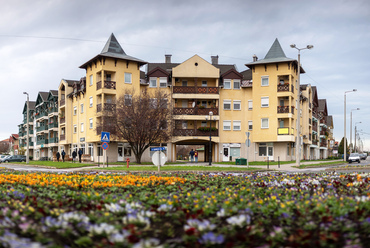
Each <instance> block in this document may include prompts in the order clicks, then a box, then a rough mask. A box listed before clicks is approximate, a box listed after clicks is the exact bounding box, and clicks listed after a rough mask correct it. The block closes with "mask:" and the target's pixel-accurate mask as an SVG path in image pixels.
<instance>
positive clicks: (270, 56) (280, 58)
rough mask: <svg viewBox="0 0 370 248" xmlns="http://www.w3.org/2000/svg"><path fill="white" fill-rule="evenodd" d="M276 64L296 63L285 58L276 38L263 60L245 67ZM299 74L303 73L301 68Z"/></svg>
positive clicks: (294, 60)
mask: <svg viewBox="0 0 370 248" xmlns="http://www.w3.org/2000/svg"><path fill="white" fill-rule="evenodd" d="M277 62H296V63H298V61H297V60H296V59H291V58H288V57H286V56H285V53H284V51H283V49H282V48H281V45H280V43H279V40H278V39H277V38H276V39H275V41H274V43H273V44H272V46H271V48H270V50H269V51H268V52H267V54H266V56H265V58H264V59H261V60H257V61H254V62H250V63H248V64H245V65H246V66H248V67H250V66H253V65H260V64H271V63H277ZM301 73H305V71H304V70H303V68H302V67H301Z"/></svg>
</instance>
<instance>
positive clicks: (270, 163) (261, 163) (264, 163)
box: [213, 161, 295, 166]
mask: <svg viewBox="0 0 370 248" xmlns="http://www.w3.org/2000/svg"><path fill="white" fill-rule="evenodd" d="M294 163H295V161H280V164H294ZM213 164H226V165H227V164H233V165H235V161H234V162H215V163H213ZM277 164H278V162H277V161H274V162H272V161H270V162H269V165H277ZM249 165H252V166H253V165H266V166H267V162H265V161H255V162H249Z"/></svg>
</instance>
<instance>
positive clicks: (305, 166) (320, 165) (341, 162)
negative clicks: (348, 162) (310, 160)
mask: <svg viewBox="0 0 370 248" xmlns="http://www.w3.org/2000/svg"><path fill="white" fill-rule="evenodd" d="M343 163H344V162H343V161H336V162H327V163H319V164H301V165H300V166H299V167H298V166H292V167H294V168H299V169H305V168H309V167H325V166H328V165H340V164H343Z"/></svg>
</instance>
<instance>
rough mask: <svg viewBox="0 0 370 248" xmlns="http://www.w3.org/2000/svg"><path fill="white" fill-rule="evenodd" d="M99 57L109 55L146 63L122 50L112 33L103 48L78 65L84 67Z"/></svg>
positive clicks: (142, 63) (141, 63)
mask: <svg viewBox="0 0 370 248" xmlns="http://www.w3.org/2000/svg"><path fill="white" fill-rule="evenodd" d="M99 57H109V58H116V59H124V60H129V61H135V62H138V63H139V64H140V65H144V64H147V62H145V61H144V60H141V59H138V58H134V57H131V56H129V55H127V54H126V53H125V51H123V49H122V47H121V45H120V44H119V43H118V41H117V39H116V37H115V36H114V34H113V33H112V34H111V35H110V37H109V39H108V41H107V43H106V44H105V46H104V48H103V50H102V51H101V53H100V54H98V55H97V56H95V57H94V58H92V59H90V60H89V61H87V62H86V63H84V64H83V65H81V66H80V68H86V67H87V65H88V64H89V63H90V62H92V61H93V60H95V59H97V58H99Z"/></svg>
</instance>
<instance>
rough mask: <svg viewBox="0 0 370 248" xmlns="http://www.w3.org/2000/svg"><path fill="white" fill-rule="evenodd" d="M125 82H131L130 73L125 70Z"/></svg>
mask: <svg viewBox="0 0 370 248" xmlns="http://www.w3.org/2000/svg"><path fill="white" fill-rule="evenodd" d="M125 83H126V84H131V83H132V74H131V73H128V72H125Z"/></svg>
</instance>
